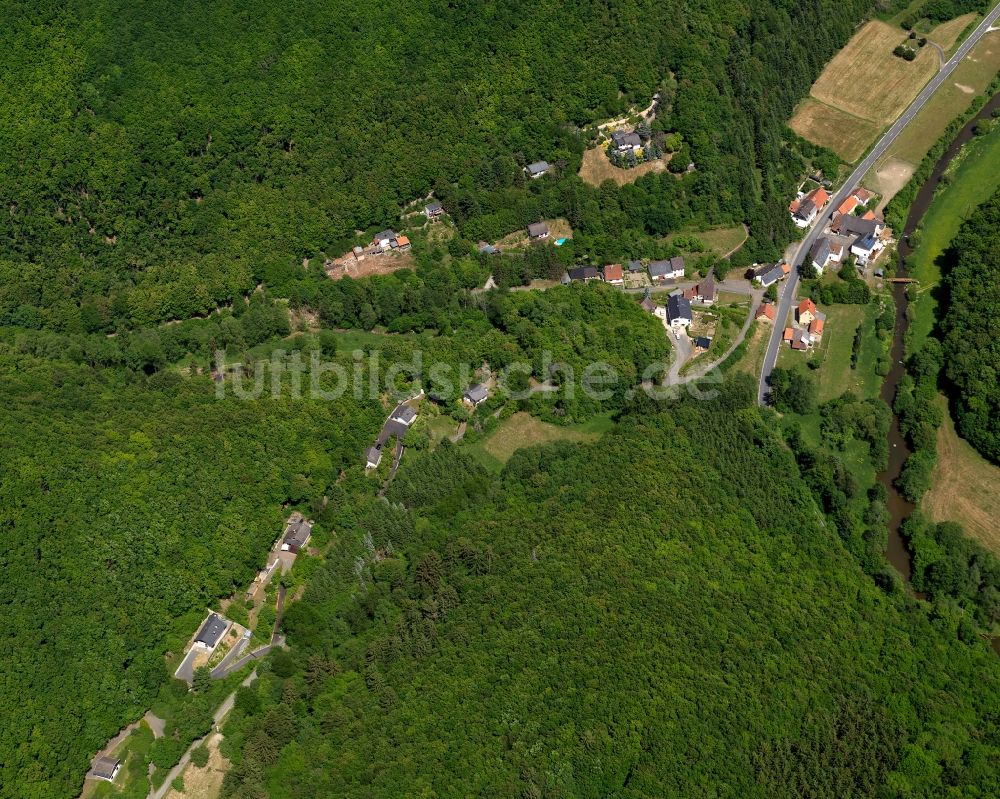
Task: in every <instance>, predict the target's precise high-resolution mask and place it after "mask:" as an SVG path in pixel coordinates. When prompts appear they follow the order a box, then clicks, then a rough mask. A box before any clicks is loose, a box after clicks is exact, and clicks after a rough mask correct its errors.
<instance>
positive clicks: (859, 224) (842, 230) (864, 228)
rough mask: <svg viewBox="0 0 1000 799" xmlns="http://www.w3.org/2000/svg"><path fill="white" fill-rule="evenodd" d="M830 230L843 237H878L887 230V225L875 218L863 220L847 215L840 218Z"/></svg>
mask: <svg viewBox="0 0 1000 799" xmlns="http://www.w3.org/2000/svg"><path fill="white" fill-rule="evenodd" d="M830 229H831V230H832V231H833V232H834V233H839V234H840V235H841V236H858V237H864V236H878V235H879V234H880V233H881V232H882V231H883V230H884V229H885V225H884V224H882V222H881V221H880V220H878V219H875V218H874V217H873V218H871V219H862V218H861V217H859V216H850V215H847V216H838V217H837V218H836V219H835V220H834V222H833V225H831V227H830Z"/></svg>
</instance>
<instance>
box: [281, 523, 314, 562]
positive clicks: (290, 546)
mask: <svg viewBox="0 0 1000 799" xmlns="http://www.w3.org/2000/svg"><path fill="white" fill-rule="evenodd" d="M312 527H313V523H312V522H311V521H308V520H307V519H304V518H303V517H302V516H301V515H296V516H292V517H291V518H290V519H289V520H288V525H287V526H286V527H285V537H284V538H283V539H282V540H281V551H282V552H291V553H292V554H298V552H299V550H300V549H302V547H304V546H305V545H306V544H308V543H309V539H310V537H311V536H312Z"/></svg>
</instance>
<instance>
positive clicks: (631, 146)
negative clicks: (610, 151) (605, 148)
mask: <svg viewBox="0 0 1000 799" xmlns="http://www.w3.org/2000/svg"><path fill="white" fill-rule="evenodd" d="M611 146H612V147H614V148H615V149H616V150H617V151H618V152H620V153H624V152H627V151H628V150H636V149H638V148H640V147H642V139H641V138H639V134H638V133H636V132H635V131H623V130H616V131H615V132H614V133H612V134H611Z"/></svg>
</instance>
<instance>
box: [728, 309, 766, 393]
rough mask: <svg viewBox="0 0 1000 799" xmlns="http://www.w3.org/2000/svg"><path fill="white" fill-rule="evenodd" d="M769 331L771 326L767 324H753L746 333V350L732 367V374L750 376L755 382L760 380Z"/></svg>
mask: <svg viewBox="0 0 1000 799" xmlns="http://www.w3.org/2000/svg"><path fill="white" fill-rule="evenodd" d="M771 329H772V326H771V325H769V324H768V323H767V322H754V326H753V327H752V328H750V332H748V333H747V338H746V342H745V343H746V349H745V350H744V351H743V355H742V356H740V359H739V360H738V361H736V362H735V363H734V364H733V365H732V370H733V371H734V372H736V373H739V374H746V375H750V376H751V377H752V378H754V379H755V380H757V379H759V378H760V371H761V369H762V368H763V366H764V355H765V354H766V353H767V341H768V339H769V338H770V336H771ZM734 354H735V353H734Z"/></svg>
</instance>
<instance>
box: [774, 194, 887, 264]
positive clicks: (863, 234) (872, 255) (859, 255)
mask: <svg viewBox="0 0 1000 799" xmlns="http://www.w3.org/2000/svg"><path fill="white" fill-rule="evenodd" d="M875 196H876V195H875V194H874V193H873V192H871V191H869V190H868V189H866V188H863V187H861V186H859V187H858V188H856V189H855V190H854V191H853V192H851V194H850V196H849V197H847V199H845V200H844V201H843V202H842V203H841V204H840V205H839V206H838V207H837V208H836V209H835V210H834V212H833V214H831V221H830V224H829V225H828V226H827V227H826V229H825V230H824V231H823V235H822V236H820V237H819V238H818V239H817V240H816V242H815V244H813V247H812V249H811V250H810V252H809V256H808V257H809V263H810V264H811V265H812V266H813V268H814V269H815V270H816V274H817V275H822V274H823V271H824V270H825V269H826V268H827V267H828V266H829V265H831V264H839V263H842V262H843V260H844V259H845V257H846V256H847V255H848V254H850V255H852V256H854V258H855V259H856V263H857V265H858V268H859V269H864V268H865V267H866V266H868V264H869V263H871V262H872V261H874V260H875V259H877V258H878V256H879V253H881V252H882V251H883V250H884V249H885V248H886V246H887V245H888V244H889V242H890V241H891V239H892V231H891V230H889V229H888V228H886V226H885V222H884V221H883V220H882V219H881V218H880V217H878V216H877V215H876V214H875V212H874V211H873V210H871V209H869V208H868V205H869V204H870V203H871V202H872V200H874V199H875ZM829 202H830V195H829V193H828V192H827V191H826V189H825V188H823V187H822V186H820V187H818V188H816V189H813V190H812V191H810V192H808V193H807V194H803V195H801V196H800V197H797V198H796V199H795V200H793V201H792V202H791V204H790V205H789V206H788V211H789V213H790V214H791V217H792V221H793V222H794V223H795V224H796V225H797V226H798V227H800V228H806V227H808V226H809V225H811V224H812V223H813V222H815V220H816V218H817V216H818V215H819V214H821V213H822V212H823V210H824V209H825V207H826V206H827V204H828V203H829ZM762 283H763V281H762Z"/></svg>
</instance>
